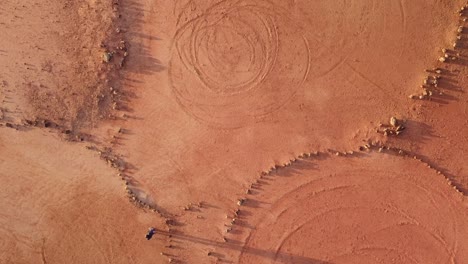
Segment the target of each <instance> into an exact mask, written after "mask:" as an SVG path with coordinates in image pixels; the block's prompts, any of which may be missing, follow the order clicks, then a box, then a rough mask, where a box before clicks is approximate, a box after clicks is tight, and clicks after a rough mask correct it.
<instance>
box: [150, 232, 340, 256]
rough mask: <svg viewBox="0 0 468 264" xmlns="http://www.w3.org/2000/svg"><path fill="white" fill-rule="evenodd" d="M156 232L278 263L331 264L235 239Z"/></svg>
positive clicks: (215, 254)
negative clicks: (246, 245) (246, 244)
mask: <svg viewBox="0 0 468 264" xmlns="http://www.w3.org/2000/svg"><path fill="white" fill-rule="evenodd" d="M157 234H158V235H160V236H166V237H172V238H173V239H180V240H186V241H190V242H193V243H198V244H203V245H207V246H214V247H217V248H225V249H228V250H234V251H239V252H242V253H243V254H245V255H256V256H260V257H263V258H268V259H271V260H272V261H279V262H280V263H299V264H300V263H304V264H305V263H308V264H332V263H331V262H327V261H323V260H318V259H314V258H309V257H304V256H298V255H294V254H289V253H283V252H279V253H278V252H275V251H270V250H263V249H257V248H252V247H245V246H243V245H242V244H241V243H240V242H239V241H235V240H228V241H227V242H217V241H213V240H209V239H204V238H199V237H194V236H190V235H186V234H183V233H180V232H175V231H173V232H171V233H169V232H166V231H158V232H157ZM211 255H212V256H214V257H217V258H219V259H220V261H222V262H224V263H234V262H232V261H230V260H227V259H224V255H223V254H219V253H212V254H211Z"/></svg>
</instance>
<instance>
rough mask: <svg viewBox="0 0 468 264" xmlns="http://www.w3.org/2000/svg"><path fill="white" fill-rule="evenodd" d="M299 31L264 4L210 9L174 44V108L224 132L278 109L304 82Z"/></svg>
mask: <svg viewBox="0 0 468 264" xmlns="http://www.w3.org/2000/svg"><path fill="white" fill-rule="evenodd" d="M279 18H281V19H279ZM278 21H280V22H281V23H279V22H278ZM300 29H301V26H300V25H299V24H298V23H296V22H295V21H294V20H292V19H289V18H288V14H287V12H285V11H284V10H283V9H282V8H281V7H279V6H277V5H275V4H273V3H270V2H268V1H252V2H249V3H247V2H242V1H236V2H230V1H223V2H221V3H219V4H216V5H214V6H211V7H210V8H208V9H207V10H206V11H205V12H203V14H202V15H201V16H197V17H196V18H193V19H191V20H189V22H187V23H186V24H184V25H182V26H181V27H180V28H179V29H178V30H177V32H176V35H175V37H174V46H173V52H174V54H173V56H172V59H171V62H170V78H171V85H172V88H173V91H174V94H175V96H176V98H177V101H178V103H179V104H180V105H181V106H182V108H183V109H184V110H185V111H186V112H187V113H189V114H190V115H191V116H193V117H194V118H196V119H198V120H201V121H204V122H207V123H208V124H210V125H213V126H216V127H228V128H236V127H239V126H242V123H243V122H245V119H246V117H256V116H261V115H265V114H268V113H271V112H274V111H275V110H277V109H279V108H280V107H281V106H282V105H284V104H285V103H286V102H287V101H288V100H289V99H290V98H291V97H292V96H293V95H294V94H295V93H296V91H297V89H298V87H300V86H301V85H302V83H303V82H304V80H305V79H306V77H307V75H308V71H309V63H310V58H309V56H310V55H309V47H308V43H307V40H306V39H305V38H304V37H303V36H302V35H301V30H300ZM278 83H281V84H283V85H281V86H278V85H277V84H278Z"/></svg>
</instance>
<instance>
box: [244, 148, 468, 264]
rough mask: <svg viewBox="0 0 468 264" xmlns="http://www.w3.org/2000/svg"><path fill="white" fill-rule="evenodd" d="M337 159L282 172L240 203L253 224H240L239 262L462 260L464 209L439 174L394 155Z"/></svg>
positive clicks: (424, 261)
mask: <svg viewBox="0 0 468 264" xmlns="http://www.w3.org/2000/svg"><path fill="white" fill-rule="evenodd" d="M375 155H378V154H375ZM336 159H338V158H336ZM336 159H335V158H330V159H327V160H323V161H321V162H320V163H319V164H320V167H319V168H317V167H314V168H313V169H310V170H309V169H306V170H304V171H300V172H299V173H298V175H296V176H291V173H295V172H297V171H295V172H291V171H288V170H290V169H284V171H283V172H281V171H280V172H279V173H278V174H277V175H276V176H275V175H273V176H274V177H275V179H272V182H269V184H267V185H265V187H264V188H263V186H262V191H261V192H260V193H259V194H257V195H255V196H253V197H252V199H251V201H252V202H251V204H250V205H249V204H248V203H247V204H246V208H247V209H246V215H251V216H250V217H247V218H246V219H245V221H246V222H247V223H249V225H251V226H254V227H255V228H252V229H245V231H246V232H247V233H248V234H249V235H248V238H247V239H246V243H245V245H244V247H243V250H242V253H241V256H240V260H239V263H322V262H321V261H323V263H457V260H460V259H464V257H466V254H467V252H466V251H464V250H463V249H462V248H463V247H464V246H462V245H466V244H467V243H468V241H467V240H466V238H465V236H466V235H467V231H468V228H467V226H466V223H464V221H465V220H466V208H465V207H464V206H463V204H462V203H461V202H460V200H459V199H458V198H460V197H461V196H460V195H459V194H458V193H457V192H455V191H452V190H451V188H450V187H449V186H448V185H447V184H446V183H445V180H444V178H443V177H442V176H440V175H437V174H436V173H435V172H434V171H431V170H430V169H429V168H427V167H425V166H424V164H422V163H420V162H418V161H415V160H410V159H401V158H398V157H388V156H383V155H382V156H381V157H372V158H363V159H361V160H360V161H353V160H350V159H348V160H346V159H345V158H341V159H340V160H336ZM418 163H419V164H418ZM407 167H411V168H414V169H415V171H417V172H409V171H405V170H404V169H402V168H407ZM392 168H393V169H392ZM291 170H294V168H293V169H291ZM317 170H319V171H320V173H317V172H314V171H317ZM368 175H372V177H369V176H368ZM249 206H250V207H251V208H252V209H253V208H255V209H254V210H249ZM434 219H437V220H436V221H435V220H434ZM252 249H256V250H252ZM258 252H262V254H259V253H258ZM315 261H316V262H315Z"/></svg>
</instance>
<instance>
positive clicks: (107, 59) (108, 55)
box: [102, 52, 112, 63]
mask: <svg viewBox="0 0 468 264" xmlns="http://www.w3.org/2000/svg"><path fill="white" fill-rule="evenodd" d="M111 59H112V53H110V52H104V54H102V60H103V61H104V62H106V63H108V62H110V60H111Z"/></svg>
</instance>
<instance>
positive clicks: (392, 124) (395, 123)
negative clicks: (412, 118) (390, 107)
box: [390, 116, 398, 127]
mask: <svg viewBox="0 0 468 264" xmlns="http://www.w3.org/2000/svg"><path fill="white" fill-rule="evenodd" d="M390 125H391V126H393V127H396V126H398V119H396V117H394V116H392V117H390Z"/></svg>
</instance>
